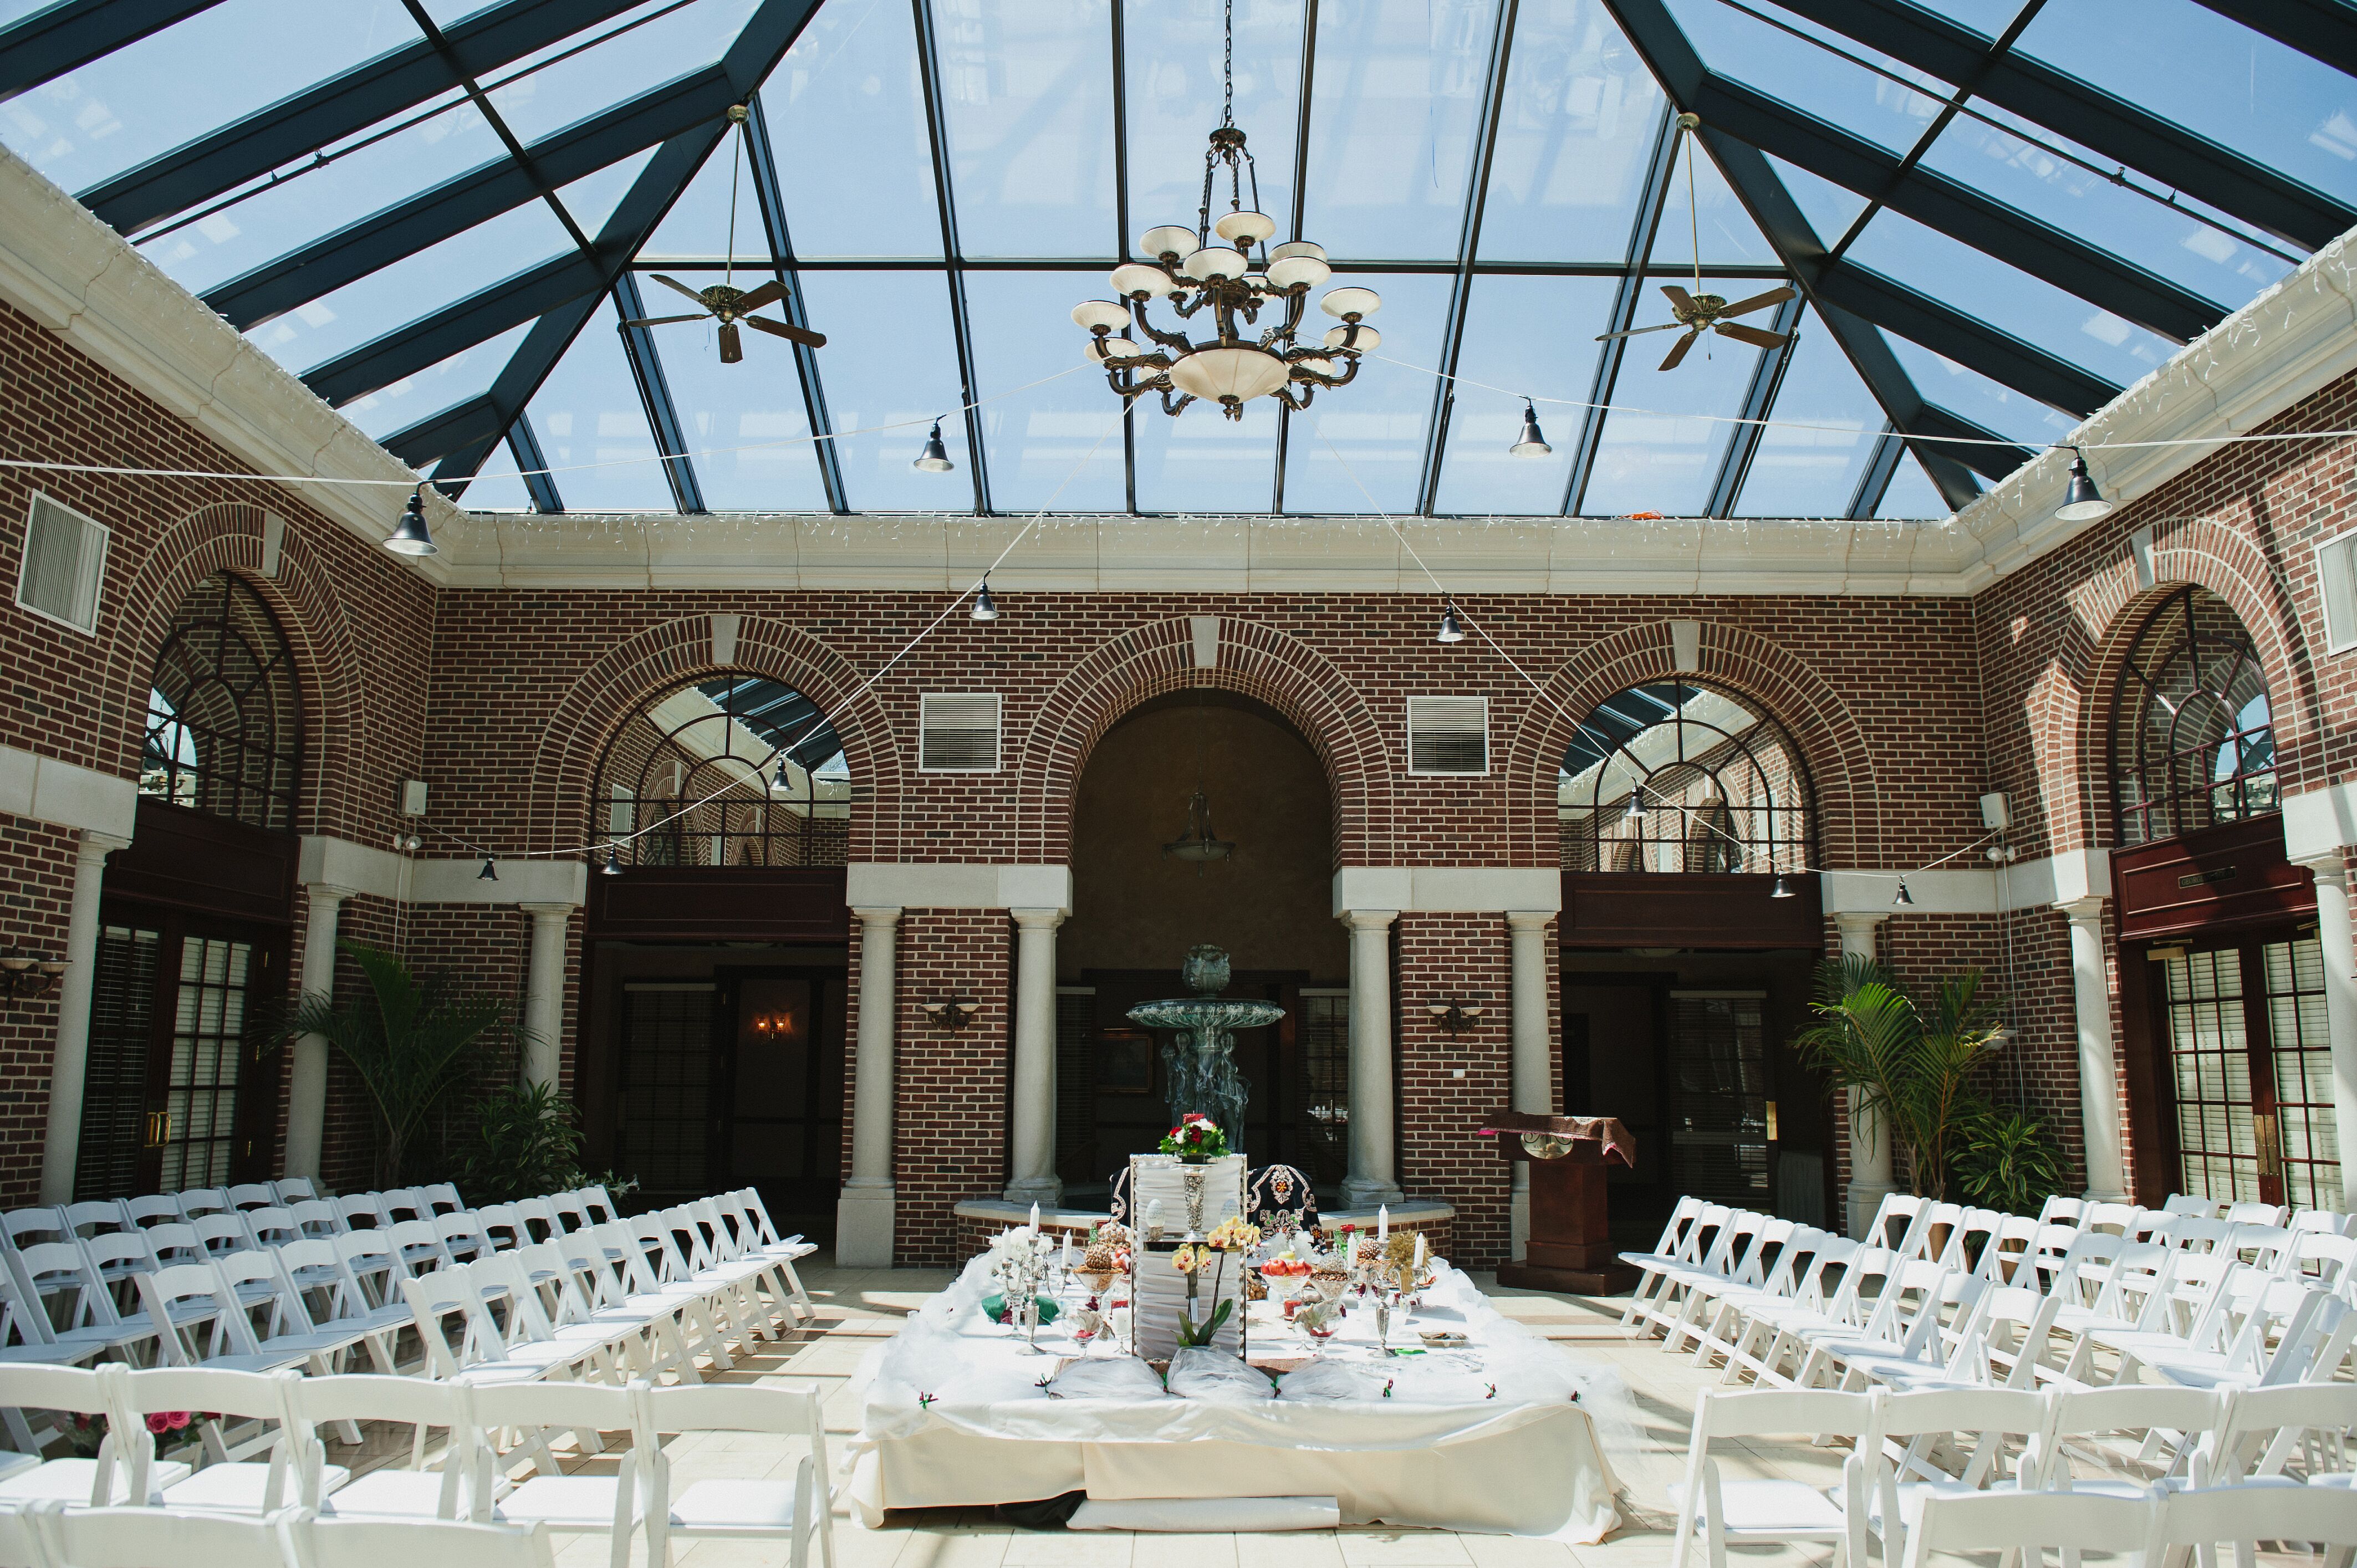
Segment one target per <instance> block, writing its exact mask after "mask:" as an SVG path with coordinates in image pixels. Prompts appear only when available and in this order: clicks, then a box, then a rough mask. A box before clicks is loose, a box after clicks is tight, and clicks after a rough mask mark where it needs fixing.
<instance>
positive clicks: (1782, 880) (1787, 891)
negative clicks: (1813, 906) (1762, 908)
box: [1768, 871, 1793, 898]
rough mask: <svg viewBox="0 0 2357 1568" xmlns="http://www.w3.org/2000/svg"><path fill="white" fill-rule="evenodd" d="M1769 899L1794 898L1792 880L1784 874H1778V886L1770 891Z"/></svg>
mask: <svg viewBox="0 0 2357 1568" xmlns="http://www.w3.org/2000/svg"><path fill="white" fill-rule="evenodd" d="M1768 897H1770V898H1790V897H1793V894H1792V878H1791V877H1789V876H1786V875H1784V874H1783V873H1782V872H1781V871H1780V872H1778V873H1777V874H1776V886H1773V887H1770V889H1768Z"/></svg>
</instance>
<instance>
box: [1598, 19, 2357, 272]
mask: <svg viewBox="0 0 2357 1568" xmlns="http://www.w3.org/2000/svg"><path fill="white" fill-rule="evenodd" d="M1617 8H1618V7H1617V6H1616V9H1617ZM1785 9H1787V10H1789V11H1792V12H1795V13H1797V14H1799V15H1800V16H1805V17H1807V18H1808V19H1809V20H1811V21H1813V22H1815V23H1817V24H1818V25H1819V26H1820V27H1827V28H1830V29H1832V30H1833V31H1835V32H1837V33H1840V34H1843V35H1845V36H1846V37H1848V38H1854V39H1856V40H1857V42H1859V43H1862V44H1865V45H1867V47H1868V48H1875V49H1879V50H1880V51H1881V52H1882V53H1884V54H1886V55H1889V56H1890V57H1891V58H1892V59H1896V60H1898V61H1899V62H1900V63H1901V64H1903V65H1910V66H1913V67H1914V68H1915V69H1916V70H1921V71H1926V72H1928V73H1930V74H1931V75H1932V76H1936V77H1938V78H1939V79H1940V80H1941V81H1950V82H1956V83H1960V84H1961V83H1965V82H1970V83H1972V84H1973V91H1974V93H1975V96H1977V97H1980V98H1982V99H1985V100H1986V101H1987V102H1991V103H1994V104H1996V105H1997V106H1998V107H2000V108H2003V109H2007V110H2009V111H2011V112H2012V113H2016V114H2018V115H2020V116H2021V117H2022V118H2023V119H2025V120H2031V121H2035V122H2036V123H2037V124H2040V125H2043V126H2045V127H2046V128H2047V129H2049V130H2050V131H2054V132H2057V133H2059V134H2062V135H2064V136H2068V137H2069V138H2070V139H2071V140H2072V141H2074V142H2076V143H2078V144H2079V145H2081V146H2083V147H2087V148H2091V149H2092V150H2093V151H2094V152H2096V153H2098V154H2100V155H2101V156H2104V157H2107V158H2111V159H2114V160H2115V161H2116V162H2119V163H2122V164H2125V165H2126V166H2129V167H2131V168H2136V169H2141V170H2143V171H2144V172H2145V173H2146V174H2147V175H2149V176H2151V177H2153V178H2155V179H2157V180H2158V181H2160V182H2161V183H2162V184H2164V185H2166V186H2169V187H2171V188H2174V189H2177V190H2180V191H2183V192H2184V193H2185V194H2186V195H2188V196H2191V197H2195V198H2197V199H2201V200H2202V201H2205V202H2207V203H2209V204H2210V205H2211V206H2212V207H2215V208H2218V209H2221V210H2222V211H2225V212H2230V213H2232V214H2233V215H2234V216H2235V217H2237V218H2239V219H2241V220H2243V221H2244V222H2245V223H2248V224H2251V225H2252V226H2253V227H2255V228H2257V229H2261V230H2264V231H2266V232H2267V233H2270V234H2273V235H2276V236H2277V237H2278V238H2281V239H2285V240H2289V241H2290V242H2293V243H2294V244H2296V245H2299V246H2301V247H2303V248H2305V249H2307V250H2310V251H2314V250H2320V249H2321V248H2323V247H2324V246H2325V245H2326V244H2328V243H2330V242H2331V241H2332V240H2334V239H2335V238H2337V237H2339V236H2340V235H2341V233H2342V232H2343V231H2346V230H2348V229H2350V228H2352V227H2353V226H2357V208H2352V207H2350V206H2348V205H2347V204H2346V203H2344V202H2341V201H2338V200H2335V199H2333V198H2331V197H2330V196H2328V195H2326V194H2325V193H2323V192H2322V191H2319V190H2316V189H2314V188H2310V187H2309V186H2306V185H2302V184H2301V183H2300V182H2299V181H2298V180H2295V179H2292V178H2289V177H2287V176H2285V175H2282V174H2279V173H2277V172H2276V170H2274V169H2271V168H2269V167H2267V166H2266V165H2264V164H2261V163H2257V162H2255V161H2254V160H2252V159H2250V158H2246V157H2244V156H2243V155H2242V154H2240V153H2237V152H2233V151H2232V150H2230V149H2228V148H2226V147H2222V146H2220V145H2218V144H2217V143H2215V142H2212V141H2210V140H2208V139H2206V138H2204V137H2201V136H2197V135H2195V134H2193V133H2192V132H2190V131H2189V130H2187V129H2186V128H2185V127H2183V126H2182V125H2179V124H2175V123H2173V122H2171V121H2168V120H2164V119H2162V118H2161V117H2160V116H2159V115H2158V114H2154V113H2149V112H2148V111H2147V110H2144V109H2140V108H2138V107H2137V106H2136V105H2135V104H2133V103H2130V102H2127V101H2126V99H2122V98H2115V97H2114V96H2113V95H2112V94H2110V93H2108V92H2105V91H2103V90H2101V89H2100V88H2096V87H2093V86H2090V85H2089V84H2088V83H2086V82H2084V81H2080V80H2079V79H2078V78H2077V77H2074V76H2072V75H2070V74H2068V73H2066V72H2064V71H2060V70H2055V69H2054V68H2053V67H2052V66H2050V65H2045V64H2042V63H2040V61H2038V60H2036V59H2030V58H2029V57H2028V56H2026V55H2022V54H2020V53H2018V52H2014V51H2010V50H2007V51H2004V52H2002V53H1999V52H1998V51H1996V50H1995V49H1993V48H1992V47H1991V45H1990V43H1989V41H1988V40H1987V39H1986V38H1982V37H1981V36H1980V35H1979V34H1978V33H1975V32H1974V31H1972V30H1971V29H1970V28H1967V27H1959V26H1957V25H1956V24H1955V23H1953V22H1951V21H1948V20H1947V19H1945V18H1944V17H1941V16H1933V15H1932V13H1931V12H1929V11H1926V10H1924V9H1922V8H1921V7H1920V6H1916V5H1907V4H1904V3H1902V0H1785Z"/></svg>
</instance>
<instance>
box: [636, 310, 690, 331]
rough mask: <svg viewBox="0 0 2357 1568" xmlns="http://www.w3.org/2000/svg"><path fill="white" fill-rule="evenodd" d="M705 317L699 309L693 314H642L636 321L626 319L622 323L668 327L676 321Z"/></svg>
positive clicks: (637, 325)
mask: <svg viewBox="0 0 2357 1568" xmlns="http://www.w3.org/2000/svg"><path fill="white" fill-rule="evenodd" d="M703 319H704V313H703V312H702V311H697V312H696V313H695V314H694V315H693V316H641V317H639V318H638V319H637V320H636V321H625V322H623V323H622V325H623V326H625V327H668V326H670V325H671V324H672V323H673V322H674V321H701V320H703Z"/></svg>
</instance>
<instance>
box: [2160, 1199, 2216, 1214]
mask: <svg viewBox="0 0 2357 1568" xmlns="http://www.w3.org/2000/svg"><path fill="white" fill-rule="evenodd" d="M2161 1207H2162V1208H2164V1209H2166V1210H2167V1211H2168V1212H2169V1213H2171V1214H2190V1215H2192V1216H2194V1217H2195V1218H2197V1219H2217V1218H2218V1200H2217V1199H2216V1198H2214V1197H2196V1196H2194V1195H2193V1194H2191V1193H2187V1192H2172V1193H2170V1194H2169V1201H2168V1202H2166V1203H2164V1204H2163V1205H2161Z"/></svg>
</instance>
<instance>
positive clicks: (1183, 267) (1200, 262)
mask: <svg viewBox="0 0 2357 1568" xmlns="http://www.w3.org/2000/svg"><path fill="white" fill-rule="evenodd" d="M1251 270H1252V263H1249V262H1247V261H1245V260H1244V258H1243V252H1241V251H1232V250H1230V249H1228V248H1227V247H1226V246H1225V245H1206V246H1204V247H1203V248H1202V249H1201V250H1200V251H1198V252H1195V253H1194V254H1193V255H1191V256H1189V257H1188V258H1187V259H1186V260H1185V261H1183V262H1181V263H1179V276H1180V277H1182V278H1190V279H1192V280H1193V281H1195V282H1197V283H1208V282H1210V281H1211V279H1213V278H1240V277H1242V276H1243V275H1244V274H1245V273H1247V272H1249V271H1251Z"/></svg>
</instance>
